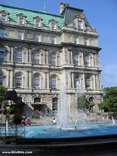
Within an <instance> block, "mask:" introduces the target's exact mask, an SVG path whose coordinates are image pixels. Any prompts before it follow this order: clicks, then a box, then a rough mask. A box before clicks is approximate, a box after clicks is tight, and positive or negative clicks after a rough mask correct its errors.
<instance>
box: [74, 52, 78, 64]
mask: <svg viewBox="0 0 117 156" xmlns="http://www.w3.org/2000/svg"><path fill="white" fill-rule="evenodd" d="M73 64H75V65H78V54H74V55H73Z"/></svg>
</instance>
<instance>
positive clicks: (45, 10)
mask: <svg viewBox="0 0 117 156" xmlns="http://www.w3.org/2000/svg"><path fill="white" fill-rule="evenodd" d="M44 12H47V9H46V0H44Z"/></svg>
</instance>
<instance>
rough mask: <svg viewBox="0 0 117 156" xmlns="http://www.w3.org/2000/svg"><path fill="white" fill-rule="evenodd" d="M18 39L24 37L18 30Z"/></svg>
mask: <svg viewBox="0 0 117 156" xmlns="http://www.w3.org/2000/svg"><path fill="white" fill-rule="evenodd" d="M18 39H20V40H23V39H24V33H23V32H18Z"/></svg>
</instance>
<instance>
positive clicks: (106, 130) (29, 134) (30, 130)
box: [22, 124, 117, 138]
mask: <svg viewBox="0 0 117 156" xmlns="http://www.w3.org/2000/svg"><path fill="white" fill-rule="evenodd" d="M109 134H117V125H115V126H112V124H90V125H89V124H88V125H86V124H85V125H77V129H74V126H72V127H71V128H68V129H64V130H60V129H58V128H57V127H56V125H49V126H27V127H25V137H26V138H68V137H69V138H70V137H82V136H95V135H109ZM22 135H23V136H24V134H22Z"/></svg>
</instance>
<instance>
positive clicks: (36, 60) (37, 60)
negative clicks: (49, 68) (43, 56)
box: [33, 52, 40, 64]
mask: <svg viewBox="0 0 117 156" xmlns="http://www.w3.org/2000/svg"><path fill="white" fill-rule="evenodd" d="M33 59H34V60H33V61H34V64H40V52H34V58H33Z"/></svg>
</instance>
